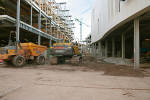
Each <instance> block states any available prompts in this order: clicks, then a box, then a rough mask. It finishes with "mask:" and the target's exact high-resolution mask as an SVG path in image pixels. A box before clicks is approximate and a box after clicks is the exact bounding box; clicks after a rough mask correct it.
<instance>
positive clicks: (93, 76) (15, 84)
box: [0, 65, 150, 100]
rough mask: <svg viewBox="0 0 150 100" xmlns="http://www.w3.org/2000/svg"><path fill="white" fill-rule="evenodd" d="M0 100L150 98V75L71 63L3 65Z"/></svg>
mask: <svg viewBox="0 0 150 100" xmlns="http://www.w3.org/2000/svg"><path fill="white" fill-rule="evenodd" d="M0 100H150V77H127V76H111V75H104V72H103V71H94V70H90V69H89V70H88V69H87V68H85V67H80V66H71V65H57V66H51V65H45V66H36V65H35V66H31V65H27V66H26V67H23V68H13V67H6V66H5V65H0Z"/></svg>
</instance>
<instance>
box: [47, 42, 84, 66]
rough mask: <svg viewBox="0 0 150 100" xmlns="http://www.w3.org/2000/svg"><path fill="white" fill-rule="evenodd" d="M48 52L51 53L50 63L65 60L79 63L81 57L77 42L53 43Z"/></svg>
mask: <svg viewBox="0 0 150 100" xmlns="http://www.w3.org/2000/svg"><path fill="white" fill-rule="evenodd" d="M50 54H51V55H52V57H51V60H50V63H51V64H58V63H64V62H65V61H70V62H71V63H72V64H79V63H80V62H81V59H82V56H81V53H80V50H79V48H78V44H77V43H76V44H72V43H54V44H53V46H52V47H51V49H50Z"/></svg>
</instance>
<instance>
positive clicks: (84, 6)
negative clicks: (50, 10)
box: [56, 0, 95, 40]
mask: <svg viewBox="0 0 150 100" xmlns="http://www.w3.org/2000/svg"><path fill="white" fill-rule="evenodd" d="M94 1H95V0H56V2H67V7H68V9H70V13H71V14H72V15H73V18H78V19H82V21H83V22H84V23H86V24H87V25H89V26H90V25H91V9H92V6H93V2H94ZM75 27H76V28H75V29H74V32H75V38H78V39H80V26H79V23H78V22H75ZM90 32H91V28H90V27H87V26H85V25H83V39H85V38H86V37H87V36H88V34H90ZM78 39H77V40H78Z"/></svg>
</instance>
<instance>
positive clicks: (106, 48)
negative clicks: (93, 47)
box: [105, 40, 108, 57]
mask: <svg viewBox="0 0 150 100" xmlns="http://www.w3.org/2000/svg"><path fill="white" fill-rule="evenodd" d="M105 57H108V40H106V41H105Z"/></svg>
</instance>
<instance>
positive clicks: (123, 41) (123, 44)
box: [122, 33, 126, 59]
mask: <svg viewBox="0 0 150 100" xmlns="http://www.w3.org/2000/svg"><path fill="white" fill-rule="evenodd" d="M125 45H126V44H125V33H123V34H122V59H124V58H125Z"/></svg>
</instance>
